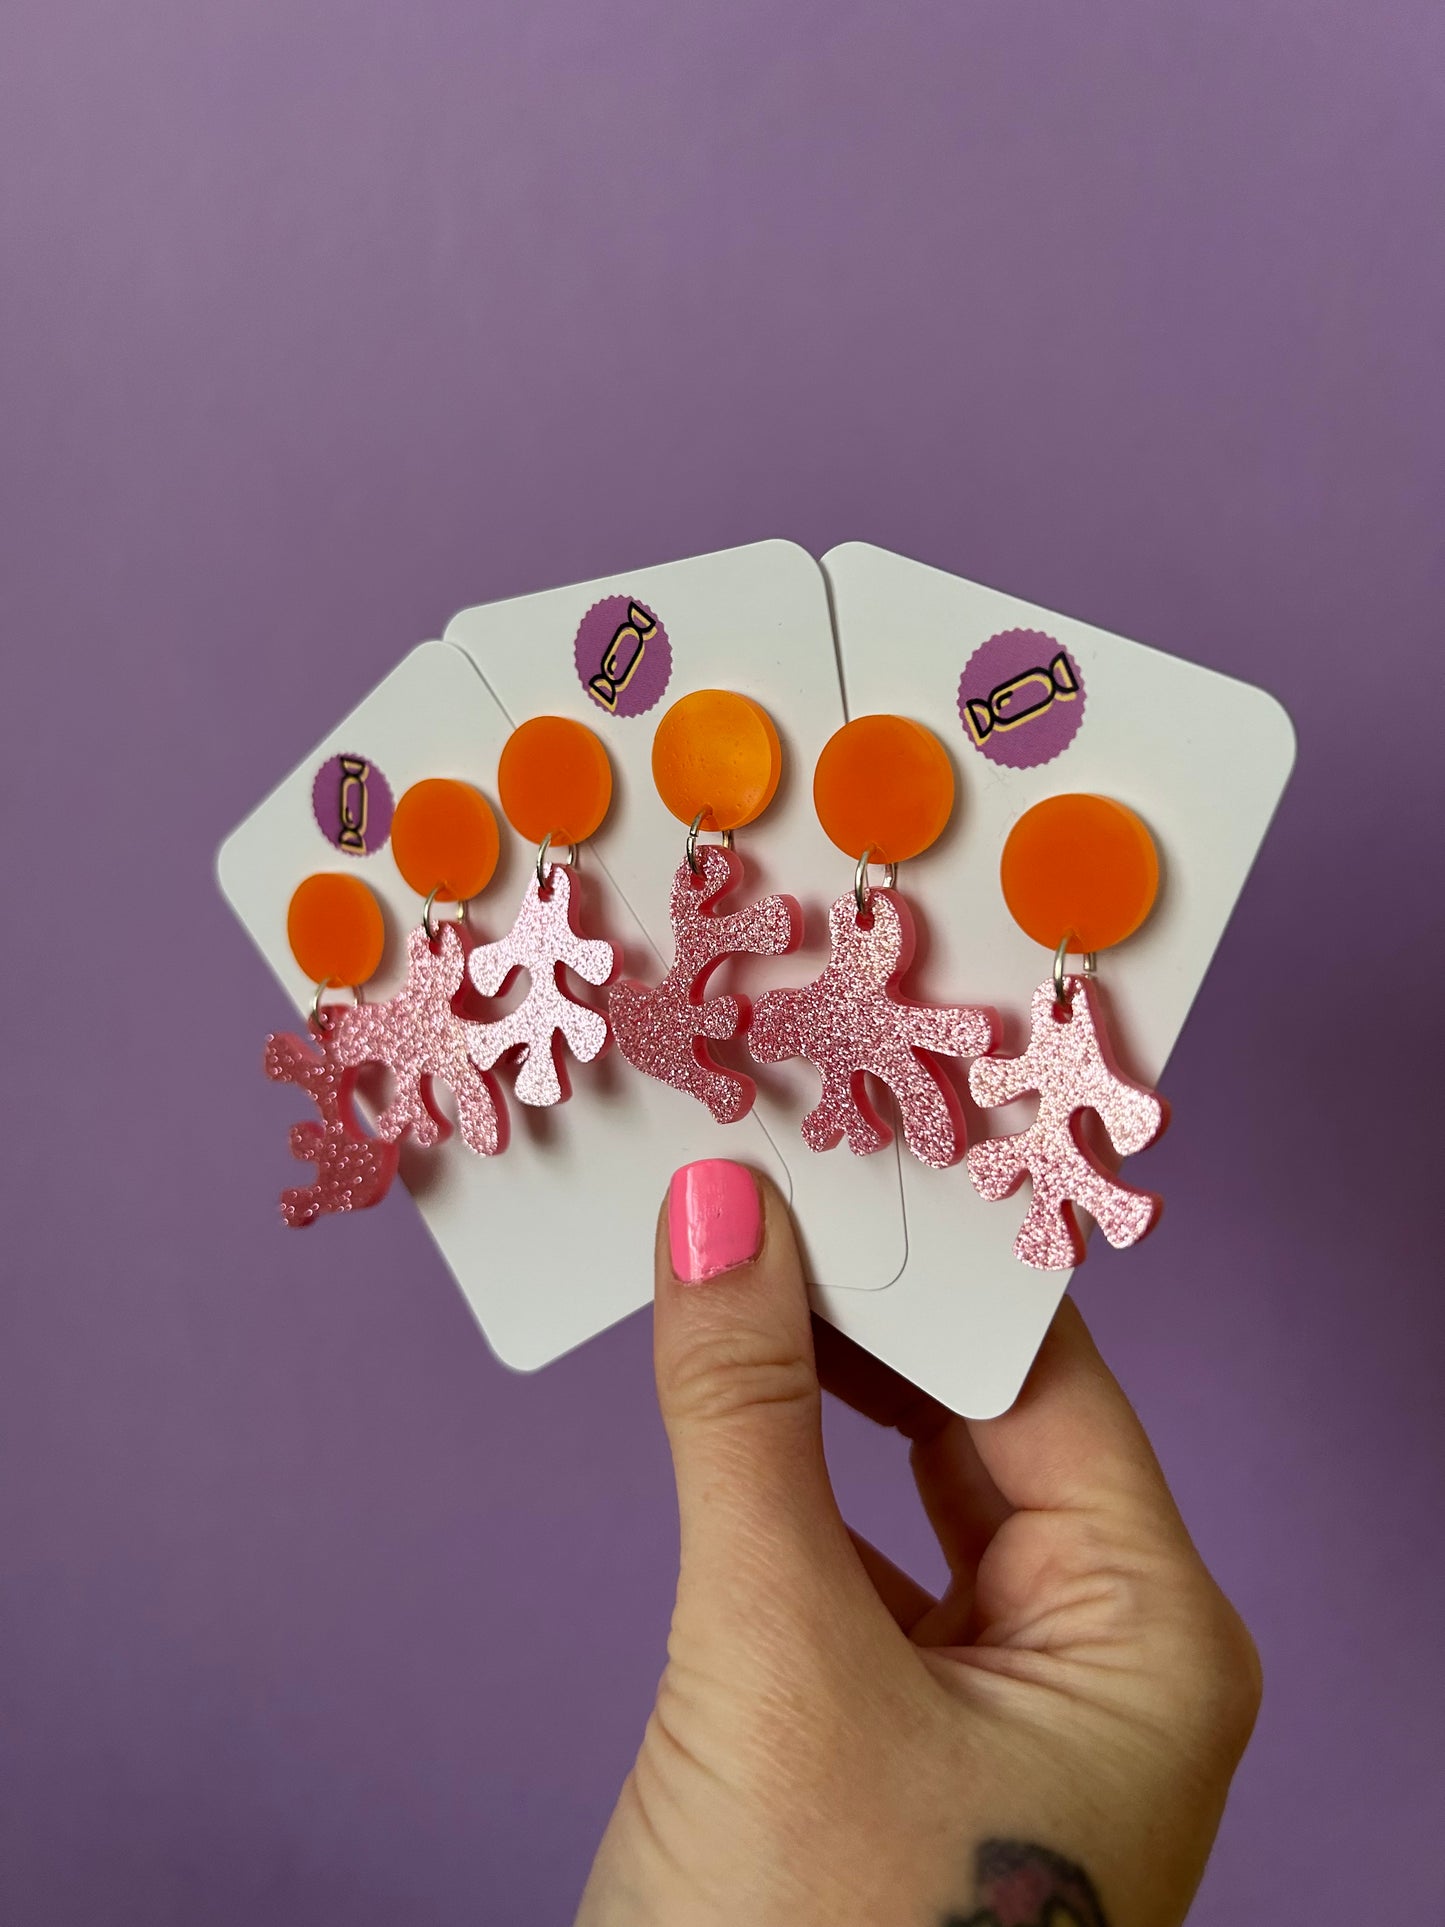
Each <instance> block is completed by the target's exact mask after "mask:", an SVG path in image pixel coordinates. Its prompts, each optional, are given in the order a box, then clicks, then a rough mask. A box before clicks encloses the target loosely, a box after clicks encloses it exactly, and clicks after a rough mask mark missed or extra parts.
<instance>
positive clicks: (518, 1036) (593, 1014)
mask: <svg viewBox="0 0 1445 1927" xmlns="http://www.w3.org/2000/svg"><path fill="white" fill-rule="evenodd" d="M574 881H575V879H574V876H573V873H572V871H571V869H570V868H569V867H568V866H567V864H565V863H554V864H552V865H551V867H550V868H549V869H548V871H547V884H546V888H545V889H542V888H539V886H538V883H537V879H536V878H535V877H532V878H530V879H529V880H528V883H527V894H526V895H525V896H524V897H523V899H522V905H521V908H520V909H519V910H518V912H517V920H516V922H515V923H514V924H513V925H512V928H511V929H510V931H508V933H507V935H506V936H505V937H503V938H501V939H500V941H499V942H497V943H483V944H478V945H477V947H476V949H474V950H473V951H472V953H471V955H470V956H469V957H468V959H467V974H468V976H469V977H470V978H471V980H472V983H473V984H474V985H475V987H476V988H477V989H478V990H479V991H480V992H481V993H482V995H483V996H484V997H495V996H496V995H497V994H498V992H499V991H500V990H501V989H502V988H503V986H504V985H505V984H506V983H507V982H508V981H509V980H510V979H511V977H512V976H513V974H514V973H515V972H516V971H518V970H525V971H526V973H527V975H528V978H529V979H530V982H529V984H528V988H527V995H526V997H525V998H524V999H523V1001H522V1002H521V1003H520V1004H519V1005H518V1006H517V1008H516V1009H515V1010H513V1011H509V1012H508V1013H507V1015H506V1016H505V1017H499V1018H498V1019H497V1020H496V1021H495V1022H493V1023H475V1022H464V1023H463V1025H462V1029H463V1030H464V1032H465V1033H466V1040H467V1055H468V1056H469V1057H470V1058H471V1060H472V1062H473V1063H474V1064H475V1065H476V1066H477V1068H478V1069H479V1070H484V1071H489V1070H490V1069H491V1068H492V1066H493V1065H494V1064H495V1063H496V1062H497V1060H498V1059H499V1058H501V1057H503V1056H504V1055H505V1054H506V1053H507V1052H508V1051H509V1050H515V1049H517V1048H518V1047H520V1048H521V1053H522V1055H521V1060H520V1063H519V1067H518V1070H517V1082H516V1092H517V1096H518V1098H519V1099H520V1100H521V1101H522V1103H523V1104H557V1103H560V1102H561V1101H562V1099H563V1098H565V1097H566V1096H567V1095H568V1091H567V1085H566V1082H565V1078H564V1074H563V1070H562V1065H561V1063H560V1061H559V1050H558V1040H559V1039H560V1040H561V1041H562V1042H563V1043H565V1044H566V1046H567V1048H568V1049H569V1050H570V1051H571V1053H572V1055H573V1056H574V1057H575V1058H577V1059H578V1061H579V1062H580V1063H583V1064H590V1063H591V1062H592V1060H593V1058H594V1057H597V1056H598V1055H599V1054H600V1053H601V1051H602V1050H603V1048H604V1046H605V1045H606V1043H607V1019H606V1018H605V1017H604V1016H603V1015H602V1013H601V1011H598V1010H593V1009H592V1008H591V1006H590V1005H588V1004H583V1003H579V1002H578V1001H577V999H576V998H575V997H571V996H569V995H568V993H567V991H566V990H565V989H564V988H563V983H562V969H563V966H564V965H565V966H566V968H567V969H569V970H573V971H575V972H576V973H577V975H578V976H579V977H580V978H582V980H583V982H584V983H589V984H596V985H598V986H601V985H602V984H605V983H606V982H607V981H608V979H609V978H610V977H611V975H612V973H613V971H614V970H615V969H616V967H617V964H616V952H615V951H614V950H613V948H612V945H611V944H610V943H604V942H602V940H601V939H600V938H596V937H584V936H583V935H582V934H581V933H580V932H579V931H578V930H577V929H576V927H575V926H574V924H573V922H572V891H573V884H574Z"/></svg>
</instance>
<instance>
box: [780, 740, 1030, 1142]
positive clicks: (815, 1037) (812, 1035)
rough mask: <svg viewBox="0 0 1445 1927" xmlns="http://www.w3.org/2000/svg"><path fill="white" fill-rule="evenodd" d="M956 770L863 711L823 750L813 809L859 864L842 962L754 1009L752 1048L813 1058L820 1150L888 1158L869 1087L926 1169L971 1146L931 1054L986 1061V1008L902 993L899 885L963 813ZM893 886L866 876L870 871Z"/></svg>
mask: <svg viewBox="0 0 1445 1927" xmlns="http://www.w3.org/2000/svg"><path fill="white" fill-rule="evenodd" d="M954 792H955V785H954V777H953V765H952V763H950V761H949V760H948V755H947V752H946V751H945V750H944V748H943V745H942V744H941V743H940V742H939V741H938V738H937V737H936V736H934V735H933V734H932V733H931V732H930V731H929V730H926V729H924V728H923V726H922V725H921V724H919V723H915V722H911V721H909V720H908V718H907V717H904V716H860V717H857V718H856V719H855V720H854V721H853V722H851V723H846V724H845V725H844V726H843V728H842V729H840V730H839V731H838V732H837V734H836V735H834V736H833V737H831V738H830V739H829V741H828V742H827V743H826V744H825V745H824V748H823V752H822V754H821V755H820V756H819V758H818V763H817V768H816V770H815V772H814V777H813V803H814V807H815V809H816V810H817V813H818V820H819V822H820V823H821V824H822V826H823V828H824V829H825V830H826V831H827V833H828V836H829V838H830V839H831V840H832V842H833V843H835V844H836V845H837V846H838V848H839V849H840V850H842V851H843V852H844V853H845V855H847V856H851V857H853V858H854V859H855V866H856V867H855V869H854V873H853V887H852V889H851V890H849V891H847V892H846V893H845V894H844V895H843V896H841V897H839V898H838V900H837V901H836V902H835V903H834V905H833V907H832V909H831V910H830V911H829V913H828V927H829V934H830V938H831V944H832V954H831V956H830V957H829V960H828V965H827V968H826V969H825V970H824V971H823V973H822V975H821V976H819V977H817V978H815V980H814V981H813V982H812V983H810V984H805V985H804V986H803V987H802V988H801V989H799V990H769V991H766V992H765V993H764V994H763V996H761V997H760V998H759V999H758V1001H757V1004H756V1006H755V1008H754V1010H753V1021H752V1026H751V1028H750V1030H749V1032H748V1048H749V1049H750V1050H751V1052H752V1054H753V1056H754V1057H756V1058H757V1059H758V1060H759V1061H760V1062H761V1063H777V1062H778V1061H779V1060H780V1059H782V1058H787V1057H804V1058H806V1059H807V1060H808V1061H809V1062H810V1063H811V1064H813V1065H814V1066H815V1068H816V1069H817V1071H818V1074H819V1076H820V1078H821V1079H822V1085H823V1091H822V1096H821V1098H820V1099H819V1101H818V1103H817V1104H816V1105H815V1106H814V1107H813V1109H812V1110H811V1111H809V1113H808V1115H807V1116H806V1117H805V1118H804V1119H803V1127H802V1128H803V1137H804V1139H805V1140H806V1142H807V1143H808V1144H809V1145H810V1146H811V1148H812V1149H813V1150H815V1151H826V1150H829V1149H830V1148H831V1147H832V1146H833V1145H835V1144H837V1143H838V1142H839V1141H840V1139H846V1141H847V1144H848V1148H849V1150H850V1151H854V1152H856V1153H858V1154H859V1155H864V1154H866V1153H868V1152H871V1151H879V1150H881V1149H882V1148H883V1146H884V1145H885V1144H887V1143H888V1142H889V1141H890V1139H891V1137H892V1132H891V1131H890V1129H889V1127H888V1125H887V1124H886V1123H885V1122H884V1121H883V1119H882V1118H881V1117H880V1116H879V1115H878V1112H877V1111H876V1109H875V1108H874V1106H873V1103H872V1102H871V1100H870V1097H869V1093H868V1080H869V1079H870V1078H873V1079H876V1080H877V1081H878V1082H879V1083H880V1084H883V1085H884V1086H886V1087H887V1089H888V1090H889V1091H890V1092H891V1093H892V1095H893V1098H894V1101H895V1103H896V1104H897V1107H898V1115H899V1120H900V1122H901V1124H902V1128H903V1137H904V1141H905V1143H906V1144H907V1145H908V1148H909V1150H910V1151H912V1153H913V1155H914V1156H915V1157H916V1158H919V1159H920V1160H921V1161H922V1162H923V1163H924V1164H931V1165H934V1166H936V1167H938V1168H940V1169H941V1168H943V1167H945V1166H947V1165H950V1164H952V1163H954V1162H955V1161H956V1160H957V1158H958V1156H959V1154H960V1152H961V1150H962V1149H963V1144H964V1132H963V1117H962V1109H961V1106H960V1105H959V1103H958V1101H957V1098H956V1096H955V1094H954V1092H953V1089H952V1087H951V1086H950V1085H949V1084H948V1082H947V1081H946V1079H945V1078H944V1077H943V1076H942V1074H941V1073H940V1072H939V1071H938V1070H937V1069H936V1068H935V1066H934V1065H933V1063H932V1062H931V1061H930V1059H931V1058H932V1057H934V1056H942V1057H977V1056H979V1055H980V1054H981V1053H982V1052H984V1051H986V1050H988V1048H989V1047H990V1045H991V1043H992V1042H993V1036H994V1027H995V1019H994V1014H993V1012H992V1011H990V1010H983V1009H979V1008H976V1007H974V1006H971V1005H955V1006H935V1005H931V1004H918V1003H913V1002H910V1001H909V1000H908V999H907V998H905V997H902V996H900V995H899V994H898V992H897V989H896V985H897V983H898V981H899V979H900V978H901V977H902V976H903V973H904V972H905V971H906V969H907V968H908V964H909V961H910V959H911V958H912V955H913V944H914V930H913V917H912V913H911V911H910V909H909V906H908V904H907V902H906V901H905V900H904V898H903V897H902V896H901V895H900V893H899V892H898V890H897V889H895V888H894V887H893V886H894V883H895V880H896V874H897V867H898V865H899V864H900V863H903V862H907V861H909V860H911V859H912V858H914V857H918V856H921V855H922V854H923V852H924V851H925V850H927V849H928V848H929V847H930V845H931V844H933V843H934V842H935V841H936V840H937V838H938V837H939V836H940V835H941V834H942V833H943V830H944V828H945V827H946V825H947V823H948V820H949V817H950V816H951V815H952V813H953V806H954ZM879 864H881V865H883V866H884V873H885V876H886V877H887V879H888V881H887V884H886V885H885V887H883V888H881V889H880V888H877V887H875V886H873V885H871V884H870V883H869V881H868V872H869V866H870V865H879Z"/></svg>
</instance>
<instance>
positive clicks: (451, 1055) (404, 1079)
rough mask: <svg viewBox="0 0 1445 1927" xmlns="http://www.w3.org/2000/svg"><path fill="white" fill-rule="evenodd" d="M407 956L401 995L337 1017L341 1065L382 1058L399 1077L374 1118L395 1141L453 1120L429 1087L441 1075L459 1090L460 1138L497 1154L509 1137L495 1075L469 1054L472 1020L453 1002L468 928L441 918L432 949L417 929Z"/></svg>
mask: <svg viewBox="0 0 1445 1927" xmlns="http://www.w3.org/2000/svg"><path fill="white" fill-rule="evenodd" d="M406 958H407V962H406V983H405V984H404V985H403V987H402V988H401V989H400V990H399V991H398V992H397V994H396V996H395V997H393V998H392V999H391V1000H390V1001H389V1002H388V1003H384V1004H361V1005H358V1007H357V1008H356V1009H355V1010H348V1011H344V1012H342V1014H341V1015H340V1016H339V1017H338V1019H337V1020H336V1028H337V1032H338V1043H337V1052H338V1055H339V1056H340V1059H341V1061H342V1063H343V1064H352V1065H359V1064H384V1065H386V1066H387V1068H388V1069H389V1070H390V1071H391V1072H392V1074H393V1075H394V1077H395V1078H396V1096H395V1097H394V1098H393V1099H392V1101H391V1103H390V1104H388V1105H387V1107H386V1109H385V1110H384V1111H383V1112H382V1114H381V1116H380V1117H379V1118H378V1119H377V1120H376V1130H377V1135H378V1137H384V1138H387V1139H389V1140H392V1141H395V1140H396V1139H397V1138H399V1137H400V1136H401V1134H402V1132H403V1131H406V1130H410V1132H411V1134H412V1136H413V1138H415V1140H416V1142H417V1143H418V1144H422V1145H430V1144H435V1143H437V1141H438V1140H439V1139H440V1138H441V1137H442V1136H443V1135H444V1134H445V1132H446V1129H447V1126H446V1124H445V1123H444V1121H443V1120H442V1119H441V1118H440V1117H438V1115H437V1113H436V1112H435V1111H434V1110H433V1109H432V1107H431V1104H430V1102H429V1099H430V1094H431V1093H430V1088H429V1087H430V1083H431V1080H432V1078H434V1077H439V1078H440V1079H441V1080H442V1082H443V1083H445V1084H449V1085H450V1086H451V1088H452V1091H453V1093H454V1095H455V1097H456V1100H457V1122H458V1125H459V1127H460V1130H461V1137H462V1142H463V1143H464V1144H465V1145H466V1146H467V1147H468V1149H469V1150H472V1151H475V1152H476V1153H477V1154H478V1156H480V1157H491V1156H492V1155H493V1154H494V1153H495V1152H497V1151H500V1150H502V1149H503V1148H504V1146H505V1144H506V1118H505V1113H504V1112H502V1111H501V1110H500V1109H499V1107H498V1102H497V1098H496V1096H495V1094H494V1092H493V1090H492V1085H491V1079H490V1078H488V1077H486V1076H485V1075H484V1074H483V1073H482V1072H481V1071H479V1070H478V1069H477V1067H476V1066H475V1065H474V1064H473V1063H472V1061H471V1059H470V1058H469V1057H468V1056H467V1037H466V1026H465V1025H464V1024H463V1022H462V1019H461V1018H460V1017H458V1016H457V1014H456V1012H455V1011H454V1010H453V1009H452V999H453V997H455V996H456V994H457V992H458V991H459V990H460V989H461V987H462V980H463V978H464V977H465V975H466V966H467V959H466V951H465V950H464V948H463V945H462V933H461V931H460V930H459V929H458V927H457V925H456V924H454V923H445V924H443V925H442V927H441V930H440V932H439V934H438V937H437V941H436V947H435V948H433V946H432V945H431V943H430V942H429V941H428V939H427V934H426V931H425V930H424V929H420V928H419V929H416V930H413V931H412V933H411V935H410V936H409V937H408V939H407V946H406Z"/></svg>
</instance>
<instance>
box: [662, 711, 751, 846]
mask: <svg viewBox="0 0 1445 1927" xmlns="http://www.w3.org/2000/svg"><path fill="white" fill-rule="evenodd" d="M782 770H783V749H782V744H781V743H780V742H779V741H778V732H777V730H776V729H775V728H774V727H773V719H772V717H771V716H770V715H769V714H768V712H767V711H766V710H765V709H764V708H762V706H761V705H760V704H758V703H755V702H754V701H753V700H752V698H751V697H750V696H739V695H736V694H734V693H733V692H732V691H731V690H727V689H695V690H693V692H692V694H691V695H689V696H683V697H682V698H681V699H680V700H679V701H677V702H675V703H674V704H673V705H672V707H671V709H669V710H668V712H667V714H666V715H665V716H664V717H663V719H662V721H661V722H660V723H659V724H658V725H657V733H656V735H655V736H654V737H653V739H652V780H653V782H654V783H655V784H656V785H657V793H658V795H659V796H660V797H661V798H662V800H663V802H664V803H665V804H666V805H667V807H668V809H669V810H671V811H672V814H673V815H674V816H675V817H676V818H677V820H678V822H679V823H687V824H692V823H696V824H697V827H698V828H699V829H700V830H740V829H742V827H743V825H744V824H746V823H751V822H753V821H754V819H755V818H757V817H759V816H761V815H762V813H763V811H764V810H765V809H766V808H767V807H768V805H769V803H771V802H772V800H773V797H774V795H775V794H776V792H777V787H778V778H779V777H780V776H781V774H782Z"/></svg>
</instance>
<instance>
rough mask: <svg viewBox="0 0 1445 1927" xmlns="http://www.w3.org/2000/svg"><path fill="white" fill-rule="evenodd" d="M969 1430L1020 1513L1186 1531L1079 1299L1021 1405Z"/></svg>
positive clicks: (1049, 1343)
mask: <svg viewBox="0 0 1445 1927" xmlns="http://www.w3.org/2000/svg"><path fill="white" fill-rule="evenodd" d="M969 1429H970V1431H971V1432H972V1434H973V1438H974V1441H975V1443H976V1445H977V1447H978V1453H979V1458H980V1460H981V1462H982V1464H983V1466H984V1469H985V1470H986V1471H987V1473H988V1475H989V1476H990V1477H991V1478H992V1480H993V1481H994V1483H995V1484H996V1486H997V1487H998V1489H999V1491H1000V1492H1001V1493H1003V1494H1004V1495H1005V1497H1006V1498H1007V1499H1008V1500H1009V1501H1010V1502H1011V1503H1012V1504H1013V1505H1014V1506H1016V1507H1019V1508H1022V1509H1027V1510H1029V1511H1055V1510H1071V1509H1072V1510H1088V1511H1098V1510H1108V1511H1115V1512H1121V1511H1122V1512H1133V1513H1136V1514H1141V1515H1143V1514H1147V1515H1149V1516H1151V1517H1152V1518H1154V1519H1155V1520H1156V1522H1158V1523H1161V1524H1165V1523H1167V1524H1172V1525H1173V1526H1174V1527H1176V1528H1177V1529H1178V1530H1179V1531H1181V1532H1182V1531H1183V1525H1182V1522H1181V1521H1180V1519H1179V1514H1178V1512H1177V1510H1176V1509H1175V1505H1174V1501H1173V1498H1172V1497H1171V1495H1170V1492H1169V1488H1168V1486H1167V1485H1166V1484H1165V1481H1164V1474H1163V1472H1162V1471H1161V1470H1160V1466H1159V1461H1158V1460H1157V1459H1156V1458H1155V1456H1154V1452H1153V1448H1152V1447H1151V1446H1150V1444H1149V1440H1148V1438H1147V1437H1146V1436H1145V1432H1144V1428H1143V1426H1142V1425H1141V1424H1140V1423H1139V1420H1138V1418H1137V1417H1136V1415H1135V1412H1134V1408H1133V1406H1132V1405H1130V1403H1129V1401H1128V1399H1127V1398H1126V1397H1125V1396H1124V1392H1123V1390H1122V1388H1121V1387H1120V1385H1119V1382H1118V1380H1117V1379H1116V1378H1115V1377H1114V1375H1113V1373H1112V1372H1111V1371H1110V1370H1109V1368H1108V1366H1107V1365H1106V1364H1105V1363H1104V1361H1103V1359H1102V1358H1101V1357H1100V1356H1099V1351H1098V1348H1097V1346H1096V1345H1095V1344H1094V1341H1093V1339H1092V1338H1091V1337H1090V1336H1089V1329H1088V1327H1087V1326H1086V1325H1085V1323H1084V1320H1083V1315H1082V1314H1081V1313H1080V1311H1079V1308H1078V1306H1077V1305H1075V1304H1074V1302H1073V1300H1072V1299H1071V1298H1065V1299H1064V1300H1063V1301H1062V1303H1061V1304H1060V1306H1059V1309H1058V1311H1057V1312H1056V1313H1055V1315H1054V1321H1053V1323H1052V1325H1051V1326H1050V1327H1049V1331H1048V1335H1047V1337H1046V1338H1045V1339H1044V1342H1043V1345H1042V1346H1041V1348H1040V1350H1039V1355H1038V1357H1037V1358H1036V1359H1035V1360H1034V1364H1033V1367H1032V1369H1031V1370H1030V1372H1029V1375H1028V1378H1027V1379H1026V1380H1025V1382H1024V1388H1023V1390H1022V1392H1020V1394H1019V1396H1018V1399H1017V1401H1016V1403H1015V1404H1014V1405H1013V1406H1012V1407H1011V1408H1010V1409H1009V1410H1008V1411H1007V1412H1005V1413H1003V1415H1002V1416H1001V1417H999V1418H991V1419H976V1420H973V1421H971V1422H970V1428H969Z"/></svg>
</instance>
